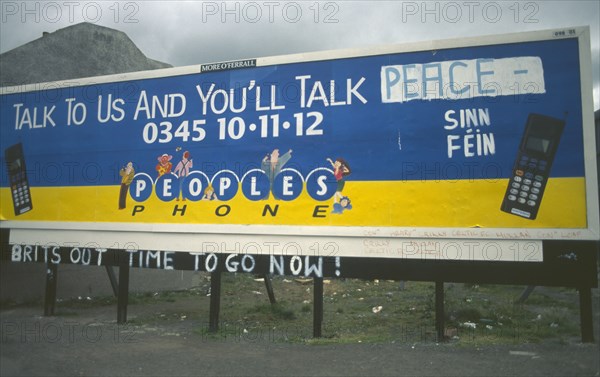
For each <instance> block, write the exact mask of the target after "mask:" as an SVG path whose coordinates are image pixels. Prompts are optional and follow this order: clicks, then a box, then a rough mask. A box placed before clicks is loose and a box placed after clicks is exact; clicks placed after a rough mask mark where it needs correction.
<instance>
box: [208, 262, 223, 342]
mask: <svg viewBox="0 0 600 377" xmlns="http://www.w3.org/2000/svg"><path fill="white" fill-rule="evenodd" d="M220 310H221V271H214V272H211V273H210V310H209V311H210V312H209V315H208V331H209V332H212V333H214V332H217V331H218V330H219V312H220Z"/></svg>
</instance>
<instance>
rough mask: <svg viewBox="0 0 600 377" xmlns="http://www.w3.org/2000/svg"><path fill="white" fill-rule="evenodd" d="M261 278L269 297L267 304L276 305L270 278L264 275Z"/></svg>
mask: <svg viewBox="0 0 600 377" xmlns="http://www.w3.org/2000/svg"><path fill="white" fill-rule="evenodd" d="M263 278H264V279H265V287H266V288H267V294H268V295H269V302H270V303H271V304H276V303H277V300H275V292H274V291H273V284H272V282H271V276H269V275H267V274H264V275H263Z"/></svg>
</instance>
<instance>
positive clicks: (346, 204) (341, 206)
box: [331, 196, 352, 215]
mask: <svg viewBox="0 0 600 377" xmlns="http://www.w3.org/2000/svg"><path fill="white" fill-rule="evenodd" d="M351 209H352V204H351V202H350V198H349V197H347V196H343V197H342V198H341V199H340V202H339V203H333V211H331V213H335V214H338V215H339V214H342V213H344V210H351Z"/></svg>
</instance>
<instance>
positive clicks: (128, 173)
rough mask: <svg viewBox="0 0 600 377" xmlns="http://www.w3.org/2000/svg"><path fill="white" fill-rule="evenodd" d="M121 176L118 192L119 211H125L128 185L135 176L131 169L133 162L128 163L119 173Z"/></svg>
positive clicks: (133, 170)
mask: <svg viewBox="0 0 600 377" xmlns="http://www.w3.org/2000/svg"><path fill="white" fill-rule="evenodd" d="M119 175H120V176H121V190H120V192H119V209H125V207H127V203H126V199H127V191H129V185H131V182H133V177H134V176H135V169H134V168H133V162H131V161H130V162H128V163H127V165H126V166H125V167H123V168H121V170H120V171H119Z"/></svg>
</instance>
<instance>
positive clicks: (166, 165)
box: [156, 153, 173, 177]
mask: <svg viewBox="0 0 600 377" xmlns="http://www.w3.org/2000/svg"><path fill="white" fill-rule="evenodd" d="M172 158H173V156H171V155H169V154H166V153H165V154H163V155H162V156H159V157H158V158H157V160H158V164H157V165H156V171H157V172H158V176H159V177H160V176H163V175H165V174H169V173H170V172H171V169H172V168H173V164H172V163H171V159H172Z"/></svg>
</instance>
